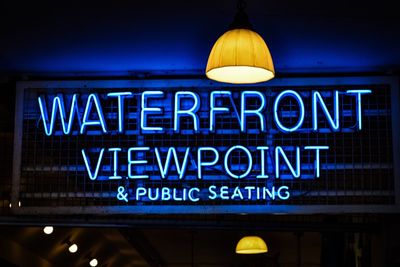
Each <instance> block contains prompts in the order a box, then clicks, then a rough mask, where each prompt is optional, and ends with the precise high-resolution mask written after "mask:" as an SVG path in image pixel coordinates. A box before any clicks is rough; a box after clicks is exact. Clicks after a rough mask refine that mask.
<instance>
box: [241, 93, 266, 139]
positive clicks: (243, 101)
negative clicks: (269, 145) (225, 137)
mask: <svg viewBox="0 0 400 267" xmlns="http://www.w3.org/2000/svg"><path fill="white" fill-rule="evenodd" d="M247 97H258V98H259V99H260V101H261V104H260V106H259V107H258V108H257V109H254V110H248V109H247V108H246V99H247ZM240 107H241V109H240V111H241V112H240V130H241V131H242V132H244V131H245V130H246V117H247V116H249V115H250V114H252V115H257V116H258V117H259V118H260V130H261V131H262V132H264V131H265V122H264V120H265V119H264V115H263V114H262V113H261V111H262V110H263V109H264V108H265V98H264V95H263V94H261V93H260V92H257V91H244V92H242V97H241V106H240Z"/></svg>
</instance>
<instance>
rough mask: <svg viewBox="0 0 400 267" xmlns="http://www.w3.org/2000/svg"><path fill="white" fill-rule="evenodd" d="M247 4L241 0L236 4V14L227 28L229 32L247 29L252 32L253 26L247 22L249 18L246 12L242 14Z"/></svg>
mask: <svg viewBox="0 0 400 267" xmlns="http://www.w3.org/2000/svg"><path fill="white" fill-rule="evenodd" d="M246 6H247V4H246V2H245V1H243V0H239V1H238V3H237V9H238V10H237V13H236V15H235V18H234V20H233V22H232V23H231V25H230V26H229V30H233V29H248V30H253V25H251V23H250V21H249V17H248V16H247V14H246V12H244V10H245V8H246Z"/></svg>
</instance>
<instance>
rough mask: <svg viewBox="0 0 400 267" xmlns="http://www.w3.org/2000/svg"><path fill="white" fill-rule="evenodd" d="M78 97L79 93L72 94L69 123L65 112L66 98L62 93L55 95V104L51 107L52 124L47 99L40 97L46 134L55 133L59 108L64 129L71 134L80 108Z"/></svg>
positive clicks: (40, 107) (65, 132)
mask: <svg viewBox="0 0 400 267" xmlns="http://www.w3.org/2000/svg"><path fill="white" fill-rule="evenodd" d="M77 98H78V94H73V95H72V100H71V105H70V112H69V119H68V123H66V117H67V114H66V113H65V105H64V98H63V96H62V95H57V96H55V97H54V98H53V106H52V109H51V117H50V125H49V115H48V112H47V104H46V100H45V98H44V97H43V96H39V97H38V102H39V109H40V114H41V118H42V121H43V126H44V132H45V133H46V135H48V136H50V135H52V134H53V131H54V125H55V123H56V115H57V110H58V113H59V115H60V118H61V125H62V129H63V133H64V134H69V133H70V132H71V128H72V123H73V120H74V117H75V115H76V113H77V109H78V106H77Z"/></svg>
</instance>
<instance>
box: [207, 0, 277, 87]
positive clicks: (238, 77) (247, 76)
mask: <svg viewBox="0 0 400 267" xmlns="http://www.w3.org/2000/svg"><path fill="white" fill-rule="evenodd" d="M240 3H241V2H239V5H238V13H237V14H236V16H235V19H234V21H233V23H232V24H231V26H230V28H229V30H228V31H227V32H225V33H224V34H223V35H222V36H221V37H219V38H218V40H217V41H216V42H215V44H214V46H213V47H212V49H211V52H210V55H209V57H208V62H207V67H206V76H207V77H208V78H209V79H211V80H215V81H219V82H226V83H232V84H253V83H259V82H265V81H268V80H270V79H272V78H274V77H275V70H274V64H273V61H272V57H271V53H270V51H269V49H268V47H267V44H266V43H265V41H264V40H263V38H262V37H261V36H260V35H259V34H258V33H256V32H255V31H253V29H252V25H251V24H250V23H249V20H248V17H247V15H246V14H245V13H244V6H245V5H244V4H240Z"/></svg>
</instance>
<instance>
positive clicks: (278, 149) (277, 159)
mask: <svg viewBox="0 0 400 267" xmlns="http://www.w3.org/2000/svg"><path fill="white" fill-rule="evenodd" d="M295 149H296V169H294V168H293V166H292V164H291V163H290V161H289V159H288V158H287V156H286V153H285V152H284V151H283V149H282V147H280V146H277V147H275V177H276V178H279V177H280V174H279V173H280V156H282V158H283V160H284V161H285V163H286V165H287V166H288V168H289V170H290V172H291V173H292V175H293V177H294V178H299V177H300V148H299V147H296V148H295Z"/></svg>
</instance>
